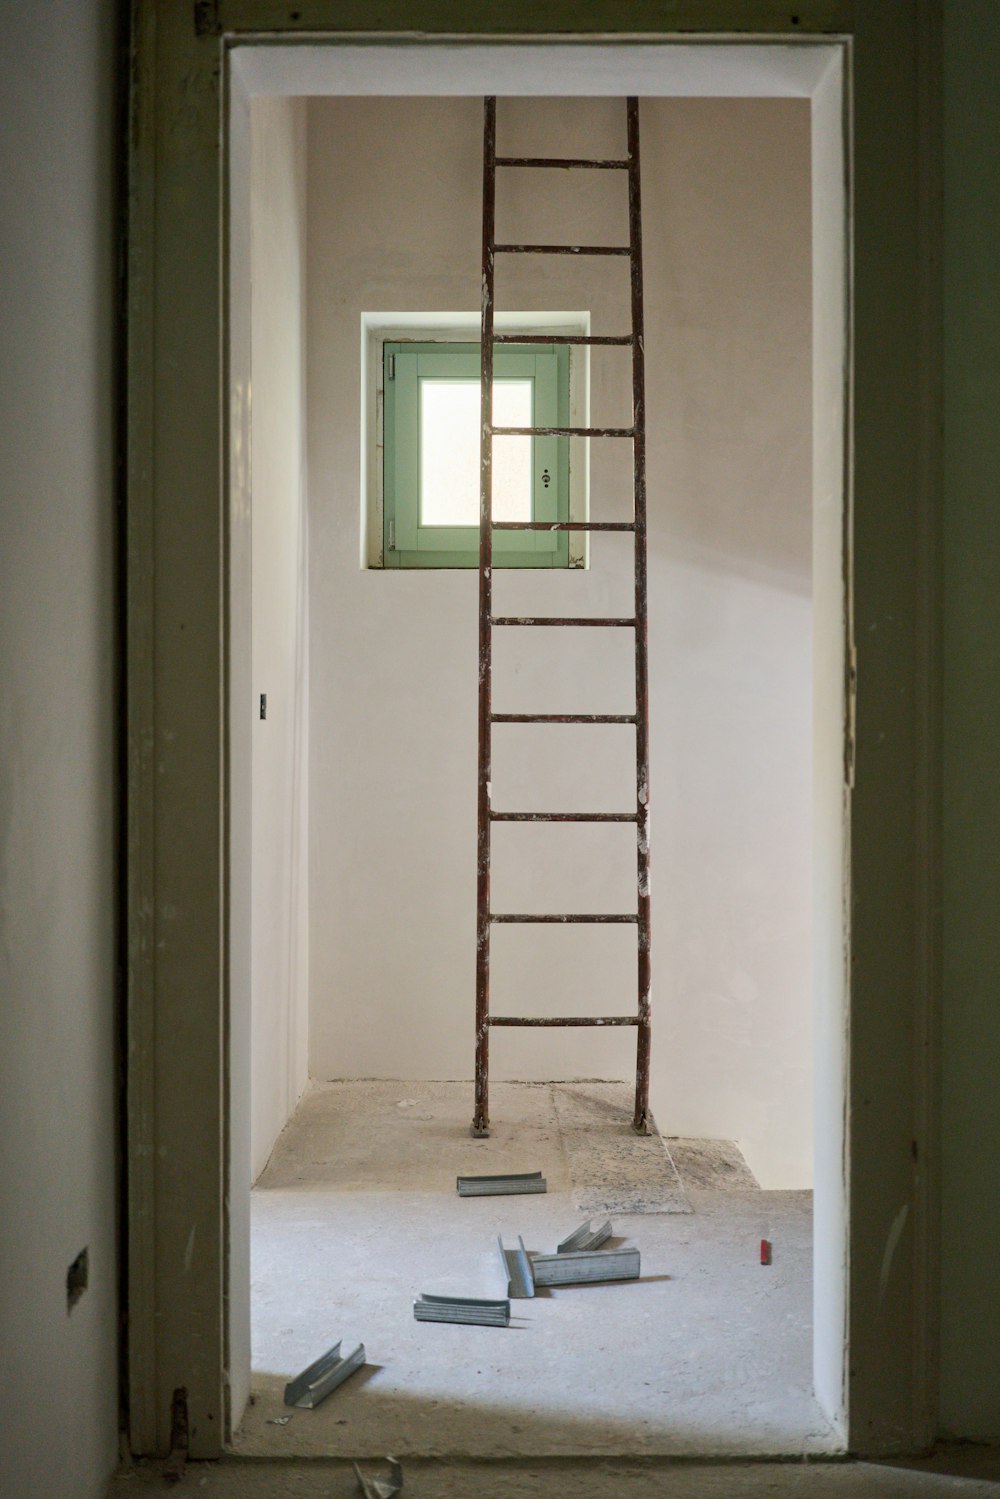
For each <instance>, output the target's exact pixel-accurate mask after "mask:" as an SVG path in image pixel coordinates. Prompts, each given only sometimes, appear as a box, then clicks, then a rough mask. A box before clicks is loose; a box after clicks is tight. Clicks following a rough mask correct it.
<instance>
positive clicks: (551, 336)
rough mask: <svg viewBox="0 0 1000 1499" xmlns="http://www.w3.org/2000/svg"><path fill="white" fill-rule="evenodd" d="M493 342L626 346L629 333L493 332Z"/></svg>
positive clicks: (629, 339)
mask: <svg viewBox="0 0 1000 1499" xmlns="http://www.w3.org/2000/svg"><path fill="white" fill-rule="evenodd" d="M493 342H494V343H495V344H615V345H619V346H627V345H628V344H631V342H632V335H631V333H615V334H595V335H591V334H589V333H494V335H493Z"/></svg>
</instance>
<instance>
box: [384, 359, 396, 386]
mask: <svg viewBox="0 0 1000 1499" xmlns="http://www.w3.org/2000/svg"><path fill="white" fill-rule="evenodd" d="M385 378H386V379H387V380H395V378H396V356H395V354H387V355H386V356H385Z"/></svg>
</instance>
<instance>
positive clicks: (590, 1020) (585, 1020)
mask: <svg viewBox="0 0 1000 1499" xmlns="http://www.w3.org/2000/svg"><path fill="white" fill-rule="evenodd" d="M489 1023H490V1025H638V1024H639V1017H638V1015H562V1016H556V1017H555V1018H553V1019H551V1020H550V1019H549V1018H548V1017H545V1018H544V1019H543V1018H540V1017H538V1016H534V1015H531V1016H522V1015H490V1016H489Z"/></svg>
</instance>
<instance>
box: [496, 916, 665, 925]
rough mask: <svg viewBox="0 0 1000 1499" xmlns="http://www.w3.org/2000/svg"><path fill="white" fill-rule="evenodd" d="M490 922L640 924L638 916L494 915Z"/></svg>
mask: <svg viewBox="0 0 1000 1499" xmlns="http://www.w3.org/2000/svg"><path fill="white" fill-rule="evenodd" d="M490 920H491V921H493V922H522V923H524V922H528V923H534V922H536V921H557V922H561V923H562V922H565V923H570V922H572V923H576V922H583V921H586V922H598V923H600V924H601V925H602V926H604V925H618V924H624V923H631V925H632V926H637V925H638V923H639V917H638V916H521V915H519V916H515V915H511V914H509V913H508V914H506V915H502V916H496V915H492V914H491V916H490Z"/></svg>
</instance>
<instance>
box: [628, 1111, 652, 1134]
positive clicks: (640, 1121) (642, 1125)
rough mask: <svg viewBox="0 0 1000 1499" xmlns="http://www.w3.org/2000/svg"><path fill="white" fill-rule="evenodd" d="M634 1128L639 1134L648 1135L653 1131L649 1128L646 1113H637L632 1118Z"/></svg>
mask: <svg viewBox="0 0 1000 1499" xmlns="http://www.w3.org/2000/svg"><path fill="white" fill-rule="evenodd" d="M632 1129H633V1130H634V1131H635V1133H636V1134H637V1135H648V1134H650V1133H651V1131H650V1128H649V1119H648V1118H647V1116H646V1115H645V1114H644V1113H643V1114H636V1116H635V1118H634V1119H633V1120H632Z"/></svg>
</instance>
